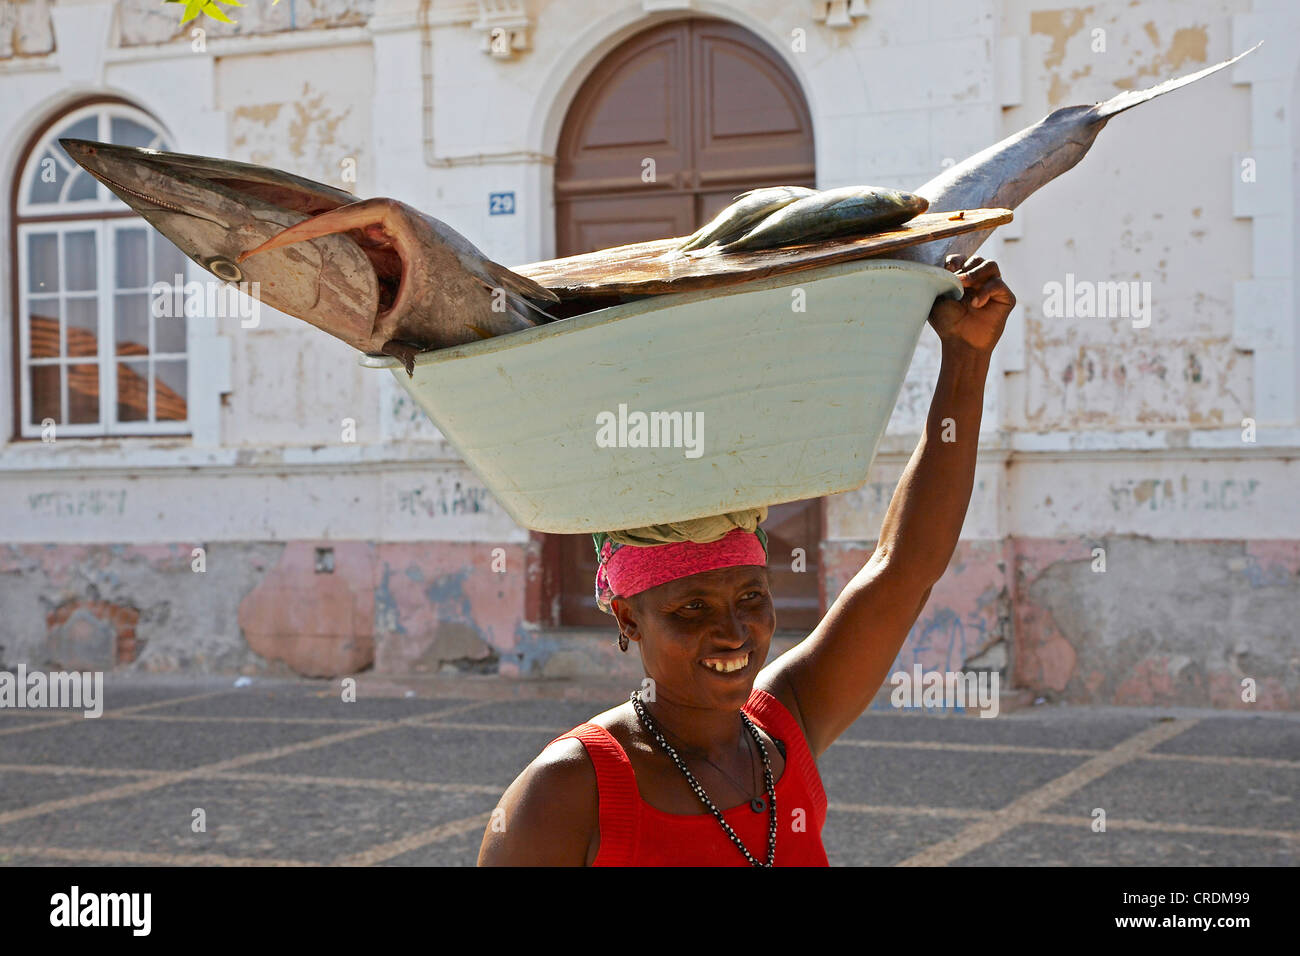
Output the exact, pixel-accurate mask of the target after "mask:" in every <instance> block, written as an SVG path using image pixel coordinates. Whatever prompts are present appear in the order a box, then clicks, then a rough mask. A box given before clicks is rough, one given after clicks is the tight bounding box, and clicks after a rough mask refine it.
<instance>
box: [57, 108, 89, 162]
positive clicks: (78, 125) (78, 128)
mask: <svg viewBox="0 0 1300 956" xmlns="http://www.w3.org/2000/svg"><path fill="white" fill-rule="evenodd" d="M61 139H99V117H98V116H83V117H82V118H81V119H79V120H77V121H76V122H75V123H73V124H72V125H71V126H69V127H67V128H66V129H64V130H63V131H62V132H61V133H59V135H58V136H57V137H55V142H57V141H58V140H61ZM59 149H60V150H62V149H63V147H62V146H60V147H59ZM64 155H65V156H66V155H67V153H64Z"/></svg>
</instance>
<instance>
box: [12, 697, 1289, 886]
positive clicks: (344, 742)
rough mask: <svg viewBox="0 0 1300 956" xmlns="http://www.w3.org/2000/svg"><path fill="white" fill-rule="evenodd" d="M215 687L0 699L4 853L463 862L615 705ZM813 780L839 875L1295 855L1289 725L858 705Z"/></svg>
mask: <svg viewBox="0 0 1300 956" xmlns="http://www.w3.org/2000/svg"><path fill="white" fill-rule="evenodd" d="M233 684H234V678H231V677H222V678H204V679H201V680H182V679H179V678H176V677H174V676H168V677H142V676H131V677H129V678H128V677H114V678H110V679H109V681H108V683H107V684H106V687H105V708H104V716H103V717H102V718H100V719H98V720H94V719H85V718H83V717H82V716H80V714H79V713H76V712H70V711H49V710H46V711H31V710H0V863H3V864H7V865H67V864H105V865H136V864H177V865H191V864H217V865H236V866H239V865H282V866H300V865H319V864H345V865H348V864H351V865H385V866H409V865H437V866H444V865H451V866H469V865H473V863H474V861H475V858H476V856H477V853H478V846H479V842H480V840H481V837H482V833H483V829H484V826H485V825H486V822H487V820H488V814H489V812H490V811H491V809H492V808H493V806H495V804H496V800H497V798H498V796H499V795H500V793H501V791H502V790H503V789H504V787H505V786H506V785H507V784H509V782H510V781H511V780H512V779H513V778H514V777H515V775H516V774H517V773H518V772H519V771H520V770H521V769H522V768H523V767H524V765H525V764H526V763H527V762H528V761H529V760H530V759H531V758H532V757H533V756H535V755H536V754H537V753H538V751H539V750H540V749H541V748H542V747H543V746H544V745H545V744H546V743H547V742H548V741H550V740H551V739H553V738H554V737H555V736H557V735H558V734H560V733H563V732H564V731H566V730H568V729H569V728H571V727H572V726H574V725H575V724H578V723H581V722H582V721H583V720H585V719H587V718H588V717H590V716H591V715H593V714H595V713H598V712H600V711H601V710H604V709H606V708H608V707H609V706H612V705H613V704H614V703H616V702H618V701H619V700H620V699H622V697H623V696H624V695H623V694H620V693H617V692H614V691H612V690H610V691H608V692H605V693H600V692H596V691H587V692H586V693H585V695H584V696H583V697H582V699H562V698H564V697H565V695H572V694H574V693H575V691H574V689H573V688H567V689H566V688H563V687H559V686H556V685H541V686H533V687H520V686H519V685H513V686H512V685H507V684H505V683H504V682H501V681H495V680H493V681H465V682H461V685H460V686H458V685H457V684H456V683H455V682H452V681H444V682H442V683H441V684H439V685H438V688H437V692H434V691H431V690H430V689H429V688H428V687H427V686H426V687H423V688H421V689H417V690H415V691H411V690H406V689H404V688H402V687H399V686H394V685H392V684H384V683H383V682H380V681H378V680H373V679H372V680H366V679H363V680H362V681H361V682H360V685H359V688H358V699H357V701H356V702H354V703H345V702H343V701H342V700H341V693H340V690H339V685H338V683H337V682H308V681H302V682H289V681H282V682H277V681H266V680H260V679H259V680H255V681H253V683H252V684H251V685H250V686H246V687H241V688H235V687H234V686H233ZM412 686H413V685H412ZM408 694H409V695H411V696H407V695H408ZM520 694H527V695H531V698H530V697H520V696H517V695H520ZM512 695H516V696H512ZM74 714H76V715H75V716H74ZM821 773H822V777H823V780H824V781H825V784H826V791H827V794H828V797H829V799H830V802H831V810H830V817H829V820H828V822H827V825H826V829H825V831H824V838H825V842H826V846H827V851H828V853H829V856H830V860H831V863H832V864H835V865H848V866H854V865H864V864H870V865H893V864H910V865H943V864H952V865H959V866H960V865H1026V864H1028V865H1067V866H1095V865H1170V866H1179V865H1216V866H1219V865H1260V864H1263V865H1295V864H1297V863H1298V862H1300V806H1298V801H1297V797H1298V796H1300V714H1261V715H1258V716H1256V715H1243V714H1236V713H1225V712H1215V711H1187V710H1156V709H1102V708H1070V707H1062V706H1053V705H1044V706H1040V707H1033V708H1028V709H1024V710H1020V711H1017V712H1013V713H1004V714H1003V715H1001V716H999V717H996V718H994V719H982V718H979V717H975V716H927V715H920V714H901V713H895V712H892V711H882V712H877V711H871V712H868V713H867V714H866V715H865V716H863V718H862V719H860V720H859V721H858V722H857V723H856V724H855V725H854V726H853V727H852V728H851V729H850V731H849V732H848V733H847V734H846V735H845V736H844V737H843V738H841V740H840V741H839V742H837V743H836V745H835V746H834V747H832V748H831V750H830V751H829V752H828V753H827V754H826V755H825V756H824V757H823V758H822V760H821ZM1096 808H1101V809H1103V810H1104V811H1105V814H1106V830H1105V832H1094V831H1093V815H1094V811H1095V809H1096ZM196 809H201V810H202V811H203V816H204V818H205V822H206V831H205V832H193V830H192V828H191V821H192V820H193V819H195V811H196Z"/></svg>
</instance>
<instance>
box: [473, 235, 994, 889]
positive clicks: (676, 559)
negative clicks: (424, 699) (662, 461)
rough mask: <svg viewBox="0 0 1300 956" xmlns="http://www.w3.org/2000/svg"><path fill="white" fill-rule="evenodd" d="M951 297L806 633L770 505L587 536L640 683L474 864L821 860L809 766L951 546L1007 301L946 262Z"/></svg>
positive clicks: (506, 820)
mask: <svg viewBox="0 0 1300 956" xmlns="http://www.w3.org/2000/svg"><path fill="white" fill-rule="evenodd" d="M947 267H948V268H949V269H950V270H951V271H953V272H955V273H956V274H957V277H958V278H959V279H960V280H961V282H962V285H963V287H964V288H965V293H964V295H963V296H962V298H961V299H960V300H953V299H949V298H940V299H938V300H936V301H935V303H934V306H933V307H932V308H931V310H930V316H929V321H930V324H931V325H932V326H933V327H934V330H935V331H936V332H937V333H938V335H939V338H940V342H941V347H942V356H943V357H942V363H941V366H940V370H939V378H938V381H937V383H936V385H935V392H934V398H933V400H932V402H931V406H930V414H929V417H928V418H927V420H926V424H925V429H924V431H923V432H922V435H921V440H920V442H919V443H918V444H917V447H916V451H915V452H914V453H913V454H912V458H911V461H910V462H909V463H908V465H907V468H906V470H905V471H904V473H903V476H902V478H901V479H900V480H899V483H898V487H897V489H896V490H895V492H894V497H893V500H892V501H891V502H890V505H889V510H888V512H887V513H886V515H885V519H884V522H883V524H882V526H881V529H880V537H879V540H878V542H877V546H876V550H875V552H874V553H873V554H872V556H871V558H870V559H869V560H868V561H867V563H866V564H865V565H864V566H863V568H862V570H861V571H859V572H858V574H857V575H856V576H855V577H854V578H853V580H852V581H850V582H849V584H848V586H847V587H846V588H845V589H844V591H843V592H842V593H841V594H840V596H839V598H838V599H837V600H836V601H835V603H834V605H832V607H831V609H830V611H829V612H827V614H826V616H825V617H824V618H823V619H822V621H821V623H820V624H818V625H817V627H816V628H815V629H814V630H813V632H812V633H811V634H810V635H809V636H808V637H807V638H806V639H804V640H803V641H802V642H801V643H799V644H798V645H796V646H795V647H794V648H793V649H791V650H790V651H788V652H787V653H785V654H783V655H781V656H780V657H778V658H777V659H776V660H774V661H772V662H771V663H769V664H766V666H764V665H765V662H766V660H767V655H768V651H769V649H770V647H771V643H772V635H773V633H774V631H775V629H776V613H775V610H774V607H773V600H772V592H771V581H770V578H769V572H768V567H767V566H768V557H769V556H768V553H767V539H766V536H765V535H764V533H763V531H762V529H761V528H760V527H759V524H760V522H761V521H762V519H763V517H764V516H765V509H757V510H755V511H748V512H736V513H733V514H727V515H720V516H717V517H714V518H706V519H700V520H697V521H688V522H684V523H682V524H677V525H659V526H655V527H653V528H640V529H634V530H632V531H619V532H611V533H608V534H599V535H596V536H595V545H596V553H597V557H598V560H599V568H598V570H597V573H596V601H597V604H598V605H599V607H600V608H601V609H602V610H604V611H606V612H608V613H610V614H612V615H613V616H614V618H615V619H616V620H617V622H618V628H619V646H620V647H621V648H622V649H623V650H624V651H626V650H628V648H629V647H630V646H631V645H632V644H633V643H635V644H636V645H637V647H638V649H639V650H640V653H641V661H642V664H643V666H644V668H645V673H646V677H647V680H646V681H644V682H643V684H642V688H641V689H640V690H638V691H636V692H634V693H633V694H632V695H631V698H630V699H629V701H628V702H627V703H625V704H623V705H621V706H619V707H615V708H613V709H611V710H607V711H605V712H604V713H602V714H598V715H597V716H595V717H592V718H591V720H590V721H588V722H586V723H584V724H582V725H580V726H578V727H575V728H574V729H573V730H571V731H569V732H568V733H566V734H564V735H562V736H560V737H558V738H556V739H555V740H554V741H552V742H551V744H550V745H549V746H547V748H546V749H545V750H543V751H542V753H541V755H540V756H538V757H537V758H536V759H535V760H534V761H533V762H532V763H531V764H529V766H528V767H527V768H526V769H525V770H524V772H523V773H521V774H520V775H519V777H518V778H517V779H516V780H515V782H514V783H512V784H511V785H510V787H509V788H508V789H507V790H506V792H505V794H504V795H503V796H502V798H501V802H500V804H499V806H498V807H497V810H496V811H495V812H494V813H493V814H492V820H491V822H490V823H489V825H488V828H487V832H486V833H485V834H484V836H483V844H482V847H481V848H480V850H479V863H480V865H506V866H512V865H513V866H528V865H532V866H737V865H738V866H745V865H749V866H778V865H779V866H825V865H827V862H828V859H827V855H826V850H825V848H824V847H823V844H822V839H821V830H822V826H823V824H824V823H825V821H826V809H827V800H826V794H825V792H824V790H823V788H822V781H821V777H820V775H819V774H818V771H817V764H816V759H817V758H818V757H819V756H820V755H821V754H822V753H824V752H825V750H826V748H827V747H829V746H830V745H831V743H832V742H833V741H834V740H835V739H836V738H837V737H838V736H839V735H840V734H842V733H843V732H844V731H845V730H846V729H847V728H848V727H849V725H850V724H852V723H853V722H854V721H855V720H857V718H858V717H859V716H860V715H861V714H862V712H863V711H864V710H865V709H866V707H867V705H868V704H869V703H870V702H871V699H872V697H873V696H874V695H875V693H876V691H877V690H878V689H879V688H880V686H881V684H882V683H883V681H884V679H885V676H886V674H887V673H888V669H889V667H890V665H891V663H892V662H893V660H894V658H895V656H896V655H897V654H898V650H899V648H900V647H901V646H902V644H903V641H904V639H905V638H906V637H907V633H908V630H909V629H910V628H911V626H912V624H913V622H915V620H916V618H917V616H918V615H919V614H920V612H921V609H922V608H923V607H924V605H925V602H926V599H927V598H928V597H929V595H930V589H931V587H932V586H933V585H934V583H935V582H936V581H938V580H939V577H940V576H941V575H942V574H943V572H944V569H945V568H946V567H947V564H948V561H949V559H950V558H951V557H952V553H953V549H954V548H955V547H956V544H957V538H958V535H959V533H960V531H961V526H962V521H963V518H964V517H965V514H966V508H967V505H968V504H969V502H970V494H971V487H972V485H973V481H974V473H975V460H976V450H977V448H978V445H979V425H980V417H981V412H982V407H983V393H984V383H985V379H986V377H987V375H988V368H989V361H990V357H991V354H992V351H993V348H994V346H995V345H996V344H997V341H998V338H999V337H1000V336H1001V334H1002V330H1003V327H1004V325H1005V323H1006V318H1007V315H1008V313H1009V312H1010V311H1011V308H1012V307H1013V306H1014V305H1015V297H1014V296H1013V295H1012V294H1011V291H1010V289H1008V288H1007V286H1006V284H1005V283H1004V282H1003V281H1002V278H1001V275H1000V273H999V270H998V267H997V265H996V264H995V263H993V262H985V261H984V260H983V259H980V258H973V259H970V260H969V261H965V260H963V259H962V258H961V257H959V256H953V257H950V258H949V261H948V263H947Z"/></svg>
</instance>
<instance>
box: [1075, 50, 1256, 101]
mask: <svg viewBox="0 0 1300 956" xmlns="http://www.w3.org/2000/svg"><path fill="white" fill-rule="evenodd" d="M1263 43H1264V41H1263V40H1261V41H1259V43H1256V44H1255V45H1254V46H1253V47H1251V48H1250V49H1249V50H1246V51H1245V52H1244V53H1238V54H1237V55H1236V56H1234V57H1233V58H1232V59H1230V60H1224V61H1223V62H1222V63H1216V64H1215V65H1214V66H1207V67H1206V68H1205V69H1203V70H1197V71H1196V72H1195V73H1188V74H1187V75H1186V76H1179V77H1175V78H1174V79H1172V80H1165V81H1164V82H1163V83H1157V84H1156V85H1155V86H1152V87H1148V88H1147V89H1145V90H1125V91H1124V92H1122V93H1117V94H1116V95H1114V96H1112V97H1111V98H1110V99H1108V100H1105V101H1104V102H1101V103H1098V104H1097V105H1095V106H1094V107H1093V108H1092V109H1093V112H1094V113H1095V114H1096V116H1097V117H1098V118H1099V119H1109V118H1110V117H1112V116H1114V115H1115V114H1116V113H1122V112H1124V111H1125V110H1128V109H1132V108H1133V107H1135V106H1137V105H1139V104H1141V103H1145V102H1146V101H1147V100H1153V99H1155V98H1156V97H1157V96H1161V95H1163V94H1165V93H1168V92H1170V91H1171V90H1176V89H1178V88H1179V87H1180V86H1186V85H1187V84H1189V83H1195V82H1196V81H1197V80H1199V79H1201V78H1202V77H1206V76H1209V75H1210V74H1211V73H1217V72H1218V71H1219V70H1222V69H1223V68H1224V67H1225V66H1231V65H1232V64H1234V63H1236V62H1237V61H1238V60H1240V59H1241V58H1242V57H1243V56H1246V55H1247V54H1250V53H1254V52H1255V51H1256V50H1258V49H1259V48H1260V46H1262V45H1263Z"/></svg>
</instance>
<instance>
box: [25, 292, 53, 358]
mask: <svg viewBox="0 0 1300 956" xmlns="http://www.w3.org/2000/svg"><path fill="white" fill-rule="evenodd" d="M27 329H28V339H29V348H28V351H29V352H30V353H31V357H32V358H58V357H59V300H58V298H57V297H51V298H46V297H45V296H41V297H39V298H37V297H36V296H33V297H32V298H30V299H28V300H27Z"/></svg>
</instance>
